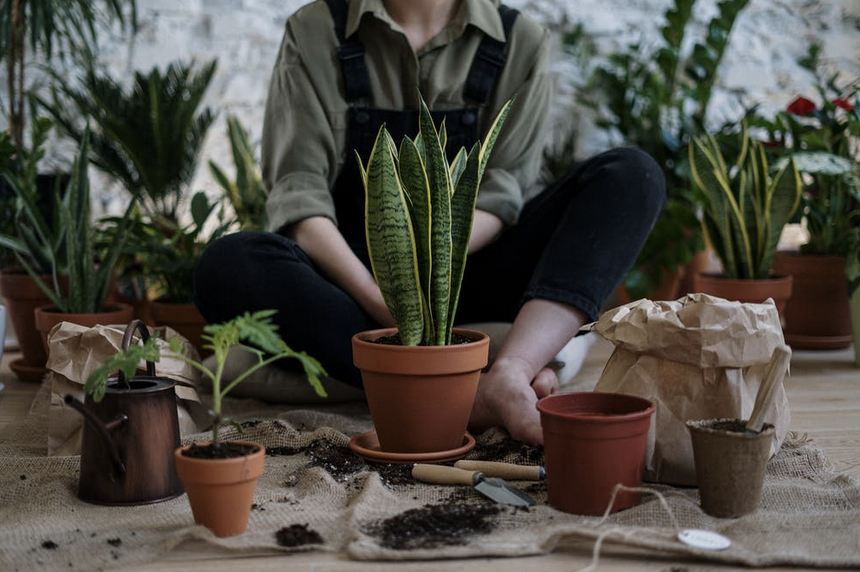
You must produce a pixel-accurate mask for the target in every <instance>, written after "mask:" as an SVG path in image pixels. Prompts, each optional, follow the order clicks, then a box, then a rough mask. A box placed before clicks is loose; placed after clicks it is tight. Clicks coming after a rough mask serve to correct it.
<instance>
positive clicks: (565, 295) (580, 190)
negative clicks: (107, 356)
mask: <svg viewBox="0 0 860 572" xmlns="http://www.w3.org/2000/svg"><path fill="white" fill-rule="evenodd" d="M326 2H327V3H328V4H329V6H330V7H331V10H332V15H333V17H334V21H335V28H336V31H337V33H338V37H339V39H340V41H341V46H340V48H339V55H340V58H341V62H342V69H343V73H344V76H345V82H344V83H345V88H346V93H345V99H346V100H347V101H348V102H350V103H351V109H350V112H349V113H350V118H349V136H348V137H349V140H348V145H349V147H348V148H353V149H357V150H358V151H359V153H360V154H361V156H362V158H363V160H366V158H367V157H368V156H369V154H370V150H371V148H372V146H373V142H374V140H375V137H376V134H377V131H378V129H379V126H380V125H381V124H382V122H383V121H384V122H385V125H386V127H387V128H388V129H389V131H390V132H391V134H392V136H393V137H394V139H395V141H397V140H399V139H400V138H401V137H402V135H404V134H408V135H410V136H414V135H415V134H416V133H417V131H418V126H417V112H416V111H414V110H412V111H391V110H380V109H374V108H368V107H362V106H360V105H359V104H358V102H359V101H360V100H361V99H362V98H365V97H367V96H368V95H369V94H370V85H369V79H368V77H367V71H366V68H365V64H364V50H363V48H362V47H361V45H360V44H359V43H358V41H357V40H354V39H345V38H344V35H343V30H344V29H345V22H346V2H345V0H326ZM499 12H500V14H501V16H502V20H503V22H504V25H505V34H506V37H508V36H509V33H508V32H509V31H510V30H511V29H512V27H513V25H514V22H515V20H516V17H517V13H516V11H514V10H510V9H507V8H505V7H500V9H499ZM504 63H505V44H504V43H501V42H498V41H496V40H493V39H491V38H485V40H484V41H483V42H482V44H481V49H480V50H479V52H478V56H477V57H476V58H475V60H474V62H473V64H472V67H471V70H470V74H469V79H468V81H467V83H466V85H465V87H464V92H463V93H464V99H465V100H466V101H468V102H469V103H468V105H467V107H466V108H464V109H458V110H454V111H446V112H445V113H444V114H443V113H437V114H434V116H435V117H434V119H435V120H436V121H441V119H442V117H443V116H444V117H445V122H446V128H447V131H448V147H447V149H448V151H449V152H455V151H456V150H458V149H459V148H460V147H461V146H465V147H467V148H470V147H471V144H472V143H474V142H475V141H476V140H477V139H478V133H477V132H476V128H477V123H478V122H477V113H478V110H479V109H480V107H481V105H482V104H484V103H485V102H486V101H488V98H489V96H490V94H491V93H492V91H493V89H494V86H495V82H496V78H497V77H498V74H499V73H500V71H501V70H502V69H503V66H504ZM416 107H417V100H416ZM502 136H504V135H502ZM333 194H334V202H335V209H336V213H337V220H338V228H339V230H340V232H341V233H342V234H343V235H344V237H345V238H346V240H347V242H348V243H349V244H350V246H351V247H352V249H353V251H354V252H355V253H356V255H357V256H358V257H359V259H361V260H362V262H363V263H364V264H365V265H369V261H368V258H367V252H366V245H365V239H364V222H363V215H364V208H363V201H364V192H363V186H362V184H361V181H360V178H359V175H358V168H357V163H356V161H355V160H354V159H352V158H351V157H350V158H349V159H348V160H347V161H346V162H345V164H344V167H343V169H342V171H341V173H340V174H339V176H338V178H337V181H336V184H335V188H334V189H333ZM664 201H665V181H664V178H663V174H662V171H661V170H660V168H659V166H658V165H657V164H656V163H655V162H654V161H653V159H651V157H650V156H648V155H646V154H645V153H642V152H641V151H637V150H635V149H614V150H611V151H607V152H605V153H602V154H600V155H598V156H596V157H593V158H591V159H589V160H587V161H585V162H583V163H581V164H579V165H576V166H574V167H572V168H571V170H570V171H569V172H568V173H567V174H565V175H564V176H563V177H562V178H561V179H559V180H558V181H556V182H554V183H552V184H551V185H550V186H548V187H547V188H546V189H544V190H543V192H541V193H540V194H539V195H538V196H536V197H535V198H533V199H531V200H530V201H528V202H527V203H526V204H525V205H524V207H523V209H522V211H521V213H520V217H519V221H518V222H517V224H516V225H514V226H512V227H509V228H507V229H505V231H504V232H503V233H502V234H501V235H500V236H499V237H498V238H497V239H496V240H495V241H494V242H492V243H491V244H489V245H487V246H485V247H484V248H482V249H481V250H479V251H477V252H475V253H473V254H471V255H470V256H469V259H468V262H467V264H466V274H465V277H464V279H463V286H462V290H461V292H460V300H459V305H458V310H457V316H456V322H457V323H461V324H462V323H469V322H490V321H507V322H511V321H513V320H514V318H515V317H516V315H517V312H519V310H520V307H521V306H522V304H523V303H525V302H526V301H528V300H530V299H534V298H539V299H545V300H550V301H553V302H557V303H561V304H565V305H568V306H571V307H574V308H577V309H578V310H580V311H582V312H583V313H584V314H585V315H586V316H587V317H588V318H589V319H596V318H597V316H598V314H599V312H600V309H601V307H602V305H603V304H604V302H605V301H606V299H607V298H608V297H609V295H610V294H611V293H612V292H613V290H615V288H616V287H617V285H618V284H619V283H620V281H621V279H622V278H623V277H624V274H625V273H626V272H627V270H628V269H629V268H630V266H631V265H632V264H633V261H634V260H635V258H636V256H637V254H638V253H639V250H640V249H641V247H642V244H643V243H644V241H645V238H646V237H647V236H648V233H649V232H650V231H651V227H652V226H653V224H654V221H655V220H656V219H657V216H658V215H659V213H660V210H661V209H662V206H663V203H664ZM195 302H196V303H197V306H198V308H199V309H200V311H201V313H202V314H203V316H204V317H205V318H206V320H207V321H209V322H210V323H217V322H221V321H224V320H228V319H231V318H233V317H234V316H236V315H238V314H241V313H243V312H246V311H255V310H262V309H269V308H273V309H276V310H277V311H278V313H277V314H276V316H275V321H276V322H277V324H278V327H279V333H280V334H281V336H282V337H283V339H284V341H286V343H287V344H289V345H290V347H292V348H293V349H296V350H303V351H306V352H307V353H308V354H310V355H311V356H313V357H315V358H317V359H318V360H319V361H320V362H321V363H322V364H323V366H324V367H325V368H326V370H327V371H328V374H329V375H331V376H333V377H335V378H337V379H340V380H342V381H345V382H347V383H350V384H353V385H357V386H360V385H361V377H360V374H359V372H358V370H357V369H356V368H355V367H354V366H353V364H352V348H351V342H350V339H351V337H352V335H353V334H355V333H357V332H359V331H363V330H367V329H372V328H376V327H379V325H378V324H377V323H376V322H375V321H374V320H373V319H372V318H371V317H370V315H369V314H367V313H366V312H365V311H364V310H363V309H362V308H361V306H360V305H359V304H358V303H357V302H356V301H355V300H354V299H353V298H352V297H351V296H349V295H348V294H347V293H346V292H344V291H343V290H341V289H340V288H339V287H338V286H337V285H335V284H333V283H331V282H330V281H328V280H327V279H326V278H325V277H324V276H322V275H321V274H320V273H319V272H318V271H317V268H316V266H315V265H314V263H313V261H311V260H310V258H309V257H308V256H307V254H306V253H305V252H304V250H302V248H301V247H300V246H298V245H297V244H296V243H295V242H294V241H292V240H290V239H289V238H287V237H285V236H282V235H280V234H276V233H271V232H255V231H245V232H237V233H234V234H231V235H227V236H225V237H222V238H221V239H219V240H218V241H216V242H215V243H214V244H212V245H211V246H210V247H209V248H207V249H206V251H205V252H204V253H203V256H202V257H201V260H200V262H199V263H198V265H197V269H196V275H195ZM278 363H279V365H282V366H283V367H285V368H290V369H292V368H294V367H295V364H294V363H293V362H292V361H291V360H281V361H280V362H278Z"/></svg>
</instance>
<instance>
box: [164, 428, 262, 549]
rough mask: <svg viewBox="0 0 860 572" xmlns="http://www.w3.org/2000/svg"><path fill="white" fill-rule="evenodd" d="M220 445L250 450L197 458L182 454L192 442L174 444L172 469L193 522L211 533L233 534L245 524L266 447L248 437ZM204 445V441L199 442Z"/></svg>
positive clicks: (219, 534) (260, 473) (222, 535)
mask: <svg viewBox="0 0 860 572" xmlns="http://www.w3.org/2000/svg"><path fill="white" fill-rule="evenodd" d="M223 444H224V445H231V446H238V447H243V446H244V447H245V448H247V449H248V450H251V451H253V452H251V453H249V454H247V455H242V456H236V457H229V458H223V459H200V458H195V457H189V456H187V455H183V452H185V451H186V450H187V449H189V448H191V447H192V445H187V446H185V447H180V448H177V449H176V451H175V453H174V456H175V458H176V471H177V473H178V474H179V478H180V479H182V482H183V484H184V485H185V491H186V492H187V493H188V504H190V505H191V512H192V513H193V514H194V522H196V523H197V524H200V525H202V526H205V527H206V528H208V529H209V530H211V531H212V532H213V533H214V534H215V536H221V537H224V536H236V535H237V534H241V533H243V532H245V529H246V528H248V520H249V519H250V516H251V505H253V503H254V491H256V489H257V480H258V479H259V478H260V475H262V474H263V468H264V465H265V457H266V449H265V448H264V447H263V446H262V445H259V444H258V443H252V442H250V441H229V442H226V443H223ZM201 445H206V444H201Z"/></svg>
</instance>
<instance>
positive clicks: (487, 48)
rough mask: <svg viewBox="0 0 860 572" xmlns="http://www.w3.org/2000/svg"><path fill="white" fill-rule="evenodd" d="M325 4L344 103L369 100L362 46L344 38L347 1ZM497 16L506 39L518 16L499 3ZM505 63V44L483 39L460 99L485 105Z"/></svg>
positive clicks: (485, 37)
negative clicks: (336, 43) (332, 29)
mask: <svg viewBox="0 0 860 572" xmlns="http://www.w3.org/2000/svg"><path fill="white" fill-rule="evenodd" d="M325 2H326V4H327V5H328V8H329V11H330V12H331V15H332V19H333V20H334V27H335V33H336V34H337V38H338V41H339V42H340V46H338V49H337V53H338V57H339V58H340V65H341V70H342V71H343V81H344V91H345V92H346V100H347V101H349V102H354V101H355V100H358V99H361V98H364V97H369V96H370V76H369V75H368V73H367V66H366V65H365V62H364V47H363V46H362V45H361V43H360V42H359V41H358V38H357V37H355V36H353V38H351V39H346V17H347V12H348V8H349V7H348V6H347V2H346V0H325ZM499 15H500V16H501V18H502V28H503V29H504V31H505V38H506V39H507V38H508V37H509V36H510V34H511V30H512V29H513V27H514V22H515V21H516V19H517V16H519V11H518V10H516V9H514V8H510V7H508V6H505V5H504V4H502V5H500V6H499ZM506 61H507V58H506V56H505V42H500V41H498V40H496V39H493V38H491V37H489V36H484V38H483V39H482V40H481V45H480V46H479V47H478V52H477V53H476V54H475V59H474V61H473V62H472V67H471V68H470V69H469V75H468V77H467V78H466V85H465V86H464V88H463V96H464V97H465V98H466V99H470V100H472V101H474V102H477V103H479V104H483V103H486V102H487V100H488V99H489V97H490V93H491V92H492V91H493V87H495V85H496V81H497V80H498V77H499V74H500V73H501V71H502V68H504V67H505V62H506Z"/></svg>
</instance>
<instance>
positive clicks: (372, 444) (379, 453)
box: [349, 431, 475, 465]
mask: <svg viewBox="0 0 860 572" xmlns="http://www.w3.org/2000/svg"><path fill="white" fill-rule="evenodd" d="M474 447H475V438H474V437H472V436H471V435H469V434H468V433H466V434H465V435H463V444H462V445H461V446H460V447H457V448H456V449H449V450H448V451H436V452H433V453H388V452H386V451H383V450H382V449H380V446H379V438H378V437H377V436H376V431H368V432H367V433H362V434H361V435H356V436H355V437H353V438H352V439H350V440H349V448H350V449H352V452H353V453H355V454H356V455H358V456H359V457H361V458H362V459H364V460H365V461H369V462H371V463H391V464H395V465H411V464H412V463H444V462H447V461H456V460H457V459H462V458H463V457H465V456H466V454H467V453H468V452H469V451H471V450H472V449H473V448H474Z"/></svg>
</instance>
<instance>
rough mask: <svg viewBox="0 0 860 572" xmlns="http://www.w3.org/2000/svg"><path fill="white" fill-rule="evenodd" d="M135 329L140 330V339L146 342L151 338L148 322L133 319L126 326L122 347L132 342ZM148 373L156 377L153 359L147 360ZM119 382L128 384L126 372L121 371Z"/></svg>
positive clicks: (124, 347)
mask: <svg viewBox="0 0 860 572" xmlns="http://www.w3.org/2000/svg"><path fill="white" fill-rule="evenodd" d="M135 330H137V331H138V332H140V339H141V340H143V342H144V343H146V341H147V340H148V339H149V328H147V327H146V324H144V323H143V322H141V321H140V320H132V321H131V322H130V323H129V324H128V326H127V327H126V328H125V333H124V334H123V336H122V349H126V348H127V347H128V346H129V344H131V339H132V337H133V336H134V331H135ZM146 375H148V376H149V377H155V364H154V363H152V362H151V361H147V362H146ZM119 382H120V383H122V384H123V385H126V386H127V385H128V380H126V378H125V374H124V373H123V372H122V371H120V372H119Z"/></svg>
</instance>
